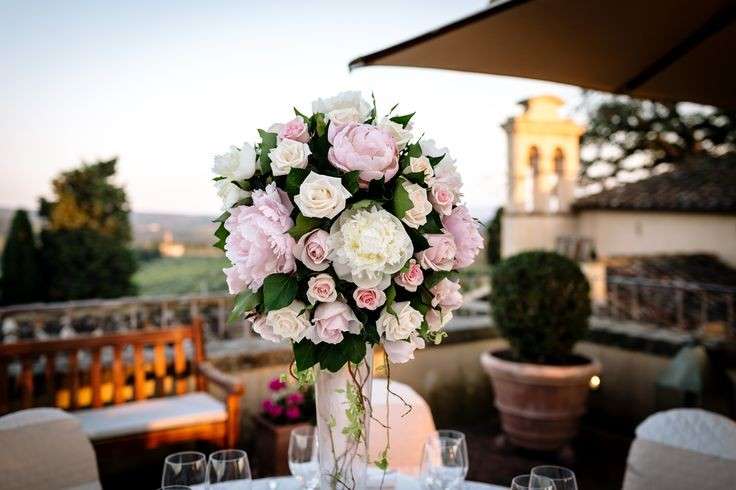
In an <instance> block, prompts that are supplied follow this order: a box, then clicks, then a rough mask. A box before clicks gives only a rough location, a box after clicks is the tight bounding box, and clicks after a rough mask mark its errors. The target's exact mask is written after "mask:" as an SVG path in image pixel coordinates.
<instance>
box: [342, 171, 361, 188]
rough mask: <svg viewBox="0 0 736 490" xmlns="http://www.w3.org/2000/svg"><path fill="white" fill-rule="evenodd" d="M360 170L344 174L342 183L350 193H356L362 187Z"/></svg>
mask: <svg viewBox="0 0 736 490" xmlns="http://www.w3.org/2000/svg"><path fill="white" fill-rule="evenodd" d="M359 176H360V170H353V171H351V172H348V173H346V174H345V175H343V176H342V185H343V186H344V187H345V188H346V189H347V190H348V192H349V193H350V194H355V193H356V192H358V190H359V189H360V178H359Z"/></svg>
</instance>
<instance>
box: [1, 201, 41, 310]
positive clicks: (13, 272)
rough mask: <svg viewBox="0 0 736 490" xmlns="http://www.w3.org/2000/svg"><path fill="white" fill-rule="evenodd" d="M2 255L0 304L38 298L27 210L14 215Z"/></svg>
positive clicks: (33, 243) (36, 267)
mask: <svg viewBox="0 0 736 490" xmlns="http://www.w3.org/2000/svg"><path fill="white" fill-rule="evenodd" d="M7 237H8V238H7V241H6V243H5V248H4V249H3V255H2V277H0V301H2V303H3V304H6V305H10V304H19V303H31V302H33V301H38V300H39V299H40V291H41V288H40V287H39V286H40V285H39V279H40V276H39V262H38V248H37V247H36V240H35V238H34V236H33V228H32V227H31V221H30V219H28V213H27V212H26V211H25V210H23V209H19V210H18V211H16V212H15V214H14V215H13V220H12V222H11V224H10V230H9V232H8V235H7Z"/></svg>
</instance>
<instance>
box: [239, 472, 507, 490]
mask: <svg viewBox="0 0 736 490" xmlns="http://www.w3.org/2000/svg"><path fill="white" fill-rule="evenodd" d="M269 483H271V485H270V486H269ZM273 483H276V484H277V486H276V490H299V484H298V483H297V481H296V478H293V477H291V476H282V477H278V478H263V479H260V480H253V489H252V490H271V489H272V488H274V486H273ZM384 488H386V487H384ZM394 488H395V489H396V490H421V489H422V486H421V485H420V484H419V481H418V480H417V479H416V478H412V477H410V476H406V475H401V474H399V475H397V477H396V486H395V487H394ZM463 490H508V488H505V487H499V486H497V485H489V484H487V483H477V482H470V481H466V482H465V485H464V486H463Z"/></svg>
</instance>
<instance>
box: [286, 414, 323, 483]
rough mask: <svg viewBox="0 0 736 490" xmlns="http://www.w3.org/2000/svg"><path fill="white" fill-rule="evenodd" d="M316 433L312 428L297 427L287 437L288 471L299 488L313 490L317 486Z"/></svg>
mask: <svg viewBox="0 0 736 490" xmlns="http://www.w3.org/2000/svg"><path fill="white" fill-rule="evenodd" d="M317 454H318V451H317V431H316V429H315V428H314V427H311V426H307V427H297V428H296V429H294V430H292V431H291V436H290V437H289V471H291V474H292V475H294V477H295V478H296V479H297V480H298V481H299V484H300V486H301V488H305V489H307V490H314V489H316V488H317V487H318V486H319V464H318V462H317Z"/></svg>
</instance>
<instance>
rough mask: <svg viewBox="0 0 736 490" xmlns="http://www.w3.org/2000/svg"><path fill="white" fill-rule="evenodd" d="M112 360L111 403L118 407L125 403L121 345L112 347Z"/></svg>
mask: <svg viewBox="0 0 736 490" xmlns="http://www.w3.org/2000/svg"><path fill="white" fill-rule="evenodd" d="M113 349H114V350H113V359H112V385H113V395H112V402H113V403H114V404H115V405H119V404H121V403H123V402H124V401H125V393H124V389H125V378H124V375H123V345H122V344H116V345H115V346H114V347H113Z"/></svg>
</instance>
